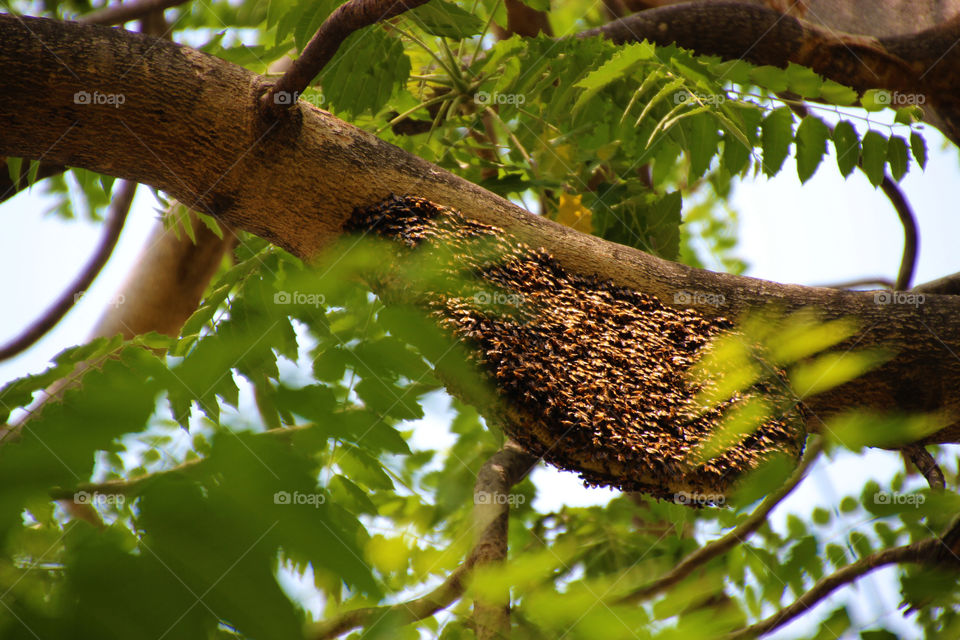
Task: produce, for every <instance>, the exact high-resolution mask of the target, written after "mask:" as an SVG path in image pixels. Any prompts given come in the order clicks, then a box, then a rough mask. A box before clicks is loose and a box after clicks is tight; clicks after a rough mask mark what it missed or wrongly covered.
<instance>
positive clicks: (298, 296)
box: [273, 291, 326, 308]
mask: <svg viewBox="0 0 960 640" xmlns="http://www.w3.org/2000/svg"><path fill="white" fill-rule="evenodd" d="M325 303H326V297H325V296H324V295H323V294H322V293H303V292H300V291H277V292H276V293H275V294H273V304H298V305H312V306H313V307H316V308H319V307H321V306H322V305H324V304H325Z"/></svg>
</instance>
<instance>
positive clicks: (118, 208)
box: [0, 180, 137, 361]
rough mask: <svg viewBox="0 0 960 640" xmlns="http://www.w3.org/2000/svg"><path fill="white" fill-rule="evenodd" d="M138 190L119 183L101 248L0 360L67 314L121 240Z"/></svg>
mask: <svg viewBox="0 0 960 640" xmlns="http://www.w3.org/2000/svg"><path fill="white" fill-rule="evenodd" d="M136 190H137V183H136V182H129V181H126V180H124V181H122V182H121V183H120V186H119V188H118V189H117V194H116V195H115V196H114V198H113V201H112V202H111V203H110V212H109V214H108V216H107V221H106V225H105V228H104V233H103V237H102V238H101V239H100V246H98V247H97V250H96V252H95V253H94V254H93V257H92V258H91V259H90V262H89V263H88V264H87V266H86V268H85V269H84V270H83V272H82V273H81V274H80V276H79V277H78V278H77V279H76V280H74V281H73V283H71V285H70V286H69V287H68V288H67V290H66V291H64V292H63V294H61V296H60V298H59V299H58V300H57V301H56V302H55V303H54V305H53V306H52V307H50V308H49V309H47V311H46V312H45V313H44V314H43V315H42V316H41V317H40V318H39V319H37V321H36V322H34V323H33V324H32V325H31V326H30V327H29V328H28V329H27V330H26V331H24V332H23V333H21V334H20V335H19V336H17V337H16V338H15V339H13V340H12V341H11V342H9V343H7V344H6V345H4V346H3V347H0V361H2V360H7V359H9V358H12V357H13V356H15V355H17V354H18V353H22V352H23V351H26V350H27V349H28V348H29V347H30V346H31V345H33V344H34V343H35V342H36V341H37V340H39V339H40V338H42V337H43V336H44V335H45V334H46V333H47V332H48V331H50V329H52V328H53V327H54V326H56V324H57V323H58V322H60V320H61V319H62V318H63V316H65V315H66V314H67V312H68V311H69V310H70V309H71V308H72V307H73V305H74V304H75V303H76V301H77V299H78V298H79V296H80V295H81V294H82V293H83V292H84V291H86V290H87V288H88V287H89V286H90V284H91V283H92V282H93V281H94V279H95V278H96V277H97V275H98V274H99V273H100V271H101V269H103V266H104V265H105V264H107V260H109V259H110V254H112V253H113V248H114V247H115V246H116V245H117V239H118V238H119V237H120V231H121V230H122V229H123V224H124V222H125V221H126V219H127V213H128V212H129V211H130V205H131V204H132V203H133V196H134V193H135V192H136Z"/></svg>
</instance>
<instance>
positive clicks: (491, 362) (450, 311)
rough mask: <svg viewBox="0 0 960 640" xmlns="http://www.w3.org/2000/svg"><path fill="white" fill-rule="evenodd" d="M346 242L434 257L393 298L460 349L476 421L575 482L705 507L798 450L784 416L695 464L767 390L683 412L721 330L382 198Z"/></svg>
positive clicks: (425, 207)
mask: <svg viewBox="0 0 960 640" xmlns="http://www.w3.org/2000/svg"><path fill="white" fill-rule="evenodd" d="M347 230H362V231H372V232H374V233H375V234H377V235H379V236H381V237H384V238H388V239H391V240H394V241H398V244H397V245H396V251H395V258H397V259H399V260H402V259H409V258H410V257H412V256H415V255H419V256H423V255H425V254H426V253H433V254H435V255H436V258H437V260H439V266H438V267H437V271H436V272H434V273H433V275H432V276H430V277H424V278H423V279H422V280H421V281H420V283H419V284H410V283H409V281H408V282H405V283H404V284H403V285H401V286H400V287H399V288H400V289H402V290H403V294H402V297H403V300H404V301H405V302H412V303H415V304H417V305H419V306H421V307H423V308H425V309H427V310H428V311H429V313H430V315H431V316H432V317H433V318H434V319H435V320H436V321H437V322H438V323H439V325H440V326H441V327H442V328H443V329H445V330H446V331H447V332H449V333H450V334H451V335H453V336H455V337H456V338H458V339H460V340H462V341H464V342H465V343H466V344H467V346H468V348H469V351H470V353H471V354H472V356H471V357H472V358H474V359H475V361H476V363H477V364H479V367H480V369H481V370H482V371H483V372H485V374H486V375H487V376H488V377H489V379H490V381H492V383H493V384H494V386H495V387H496V390H497V392H498V393H497V395H498V396H499V401H500V402H499V404H501V405H502V406H500V407H498V408H493V409H492V410H491V407H481V409H482V410H484V413H485V415H488V417H494V418H495V419H497V420H498V421H500V422H502V423H503V427H504V429H505V431H506V432H507V433H508V434H509V435H511V436H512V437H513V438H515V439H516V440H518V441H519V442H520V443H521V444H523V445H524V446H525V447H526V448H527V449H528V450H529V451H530V453H532V454H534V455H537V456H540V457H542V458H543V459H544V460H546V461H548V462H550V463H552V464H554V465H556V466H558V467H561V468H563V469H569V470H574V471H577V472H579V473H580V474H581V477H582V478H583V480H584V481H585V482H586V483H587V484H590V485H608V486H614V487H618V488H620V489H623V490H627V491H643V492H645V493H649V494H651V495H654V496H656V497H659V498H665V499H672V500H675V501H681V502H682V501H685V500H683V498H682V497H681V498H678V495H679V496H686V497H691V496H694V495H700V496H714V497H716V496H722V495H723V494H724V493H725V492H726V490H727V489H729V487H730V485H731V483H732V482H733V481H734V480H736V479H737V478H739V477H741V476H742V475H743V474H744V473H745V472H748V471H751V470H753V469H755V468H756V467H757V466H758V465H759V464H760V462H762V461H763V460H764V459H766V458H767V457H769V456H770V455H771V454H773V453H786V454H788V455H790V456H794V457H795V456H798V455H799V454H800V452H801V449H802V446H803V445H802V442H803V435H804V434H803V428H802V426H801V425H800V420H799V418H798V416H797V415H796V414H794V415H789V416H786V417H782V418H780V417H778V418H771V419H769V420H767V421H765V422H763V423H762V424H761V425H760V426H759V428H757V429H756V430H755V431H753V432H752V433H749V434H747V435H745V436H744V437H742V438H740V439H739V441H736V442H735V444H733V446H731V447H730V448H728V449H726V450H725V451H724V452H723V453H722V454H720V455H718V456H716V457H713V458H712V459H709V460H706V461H704V459H703V458H702V457H700V455H699V447H701V445H702V444H703V443H704V441H705V439H707V438H709V437H710V436H711V434H712V433H714V432H715V430H716V425H717V424H719V423H720V421H721V417H722V415H723V413H724V411H725V410H726V409H728V408H730V406H732V404H733V403H735V402H737V401H739V400H742V399H743V398H744V397H745V396H746V395H749V394H750V393H764V394H765V393H770V392H771V391H772V389H770V388H769V387H766V386H765V388H762V389H760V388H754V389H750V390H747V391H744V392H740V393H738V394H735V396H734V397H732V398H731V399H729V400H727V401H724V402H721V403H719V404H717V405H716V406H712V407H708V408H704V407H702V406H697V405H696V403H694V402H693V399H694V396H695V395H696V392H697V390H698V388H699V387H700V386H701V385H702V383H697V382H695V381H694V380H693V379H692V378H691V376H690V375H689V370H690V367H691V366H692V365H693V364H694V363H695V362H697V361H698V359H699V358H700V357H701V355H702V354H703V352H704V350H705V349H706V348H708V345H709V343H710V342H711V340H712V339H713V338H715V337H716V336H718V335H719V334H720V333H721V332H724V331H727V330H731V329H732V323H730V322H729V321H727V320H724V319H716V318H710V319H708V318H705V317H703V316H701V315H699V314H697V313H696V312H695V311H693V310H678V309H674V308H671V307H667V306H665V305H663V304H661V303H660V302H659V301H658V300H657V299H656V298H654V297H652V296H649V295H646V294H644V293H641V292H638V291H633V290H630V289H627V288H623V287H619V286H616V285H614V284H612V283H610V282H605V281H601V280H599V279H597V278H592V277H583V276H579V275H575V274H571V273H568V272H567V271H566V270H565V269H564V268H563V267H562V266H561V265H560V264H559V263H557V262H556V260H554V259H553V258H552V257H551V256H550V255H549V254H547V253H546V252H545V251H543V250H538V249H534V248H531V247H529V246H527V245H525V244H523V243H521V242H518V241H516V239H515V238H512V237H511V236H510V235H509V234H507V233H505V232H504V231H503V230H502V229H499V228H497V227H493V226H489V225H483V224H479V223H477V222H474V221H472V220H469V219H467V218H465V217H464V216H463V215H461V214H460V213H459V212H457V211H455V210H452V209H448V208H445V207H441V206H439V205H436V204H433V203H432V202H429V201H427V200H424V199H422V198H412V197H398V196H391V197H390V198H389V199H387V200H386V201H384V202H382V203H381V204H379V205H377V206H374V207H372V208H369V209H366V210H358V211H356V212H355V213H354V215H353V217H352V218H351V220H350V221H349V222H348V225H347ZM391 264H397V263H395V262H392V261H391ZM388 270H389V269H388ZM388 270H385V271H388ZM394 273H396V271H395V270H394ZM438 273H440V274H442V276H443V277H437V274H438ZM381 282H382V281H381ZM438 283H442V284H438ZM392 286H393V287H394V291H396V290H397V288H398V287H397V285H396V284H395V283H394V284H393V285H392ZM465 399H466V400H468V401H471V400H472V399H470V398H465ZM491 414H492V416H491ZM697 500H699V498H693V499H692V500H689V501H688V503H689V502H697Z"/></svg>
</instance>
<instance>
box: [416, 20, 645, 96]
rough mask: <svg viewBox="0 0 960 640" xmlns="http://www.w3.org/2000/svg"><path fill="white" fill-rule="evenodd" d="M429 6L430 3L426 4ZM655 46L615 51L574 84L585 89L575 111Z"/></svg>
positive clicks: (636, 45)
mask: <svg viewBox="0 0 960 640" xmlns="http://www.w3.org/2000/svg"><path fill="white" fill-rule="evenodd" d="M424 6H429V5H424ZM654 53H655V48H654V46H653V45H652V44H650V43H649V42H646V41H644V42H641V43H639V44H630V45H627V46H625V47H624V48H622V49H621V50H620V51H618V52H617V53H615V54H614V55H613V57H612V58H610V59H609V60H607V61H606V62H605V63H603V64H602V65H600V68H598V69H596V70H594V71H591V72H590V73H588V74H587V75H586V76H585V77H584V78H583V79H581V80H580V81H579V82H577V83H576V84H574V85H573V86H575V87H579V88H582V89H585V91H584V92H583V93H581V94H580V96H579V97H578V98H577V101H576V103H574V105H573V113H577V112H579V111H580V109H581V108H582V107H583V105H585V104H586V103H587V101H588V100H590V98H592V97H593V96H595V95H596V94H597V93H598V92H599V91H600V90H601V89H603V88H604V87H605V86H607V85H608V84H610V83H611V82H616V81H617V80H622V79H623V78H625V77H626V76H627V74H628V73H629V72H630V71H631V70H632V69H634V68H635V67H636V66H637V65H638V64H639V63H640V62H641V61H643V60H649V59H650V58H651V57H653V55H654Z"/></svg>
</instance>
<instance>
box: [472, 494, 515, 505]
mask: <svg viewBox="0 0 960 640" xmlns="http://www.w3.org/2000/svg"><path fill="white" fill-rule="evenodd" d="M526 501H527V497H526V496H524V495H520V494H516V493H497V492H494V493H489V492H487V491H479V492H477V493H475V494H473V504H508V505H510V506H511V507H516V506H518V505H521V504H523V503H525V502H526Z"/></svg>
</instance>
